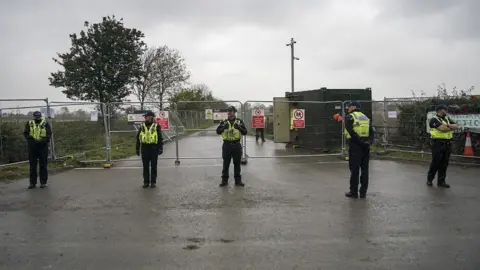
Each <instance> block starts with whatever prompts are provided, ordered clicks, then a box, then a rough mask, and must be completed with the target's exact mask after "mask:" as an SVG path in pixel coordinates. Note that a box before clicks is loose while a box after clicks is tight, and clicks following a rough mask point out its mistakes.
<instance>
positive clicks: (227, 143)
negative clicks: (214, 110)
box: [217, 106, 247, 187]
mask: <svg viewBox="0 0 480 270" xmlns="http://www.w3.org/2000/svg"><path fill="white" fill-rule="evenodd" d="M227 111H228V119H225V120H224V121H222V122H221V123H220V125H219V126H218V127H217V134H218V135H220V136H221V137H222V139H223V146H222V158H223V170H222V182H221V183H220V186H221V187H224V186H226V185H228V171H229V167H230V161H231V160H232V159H233V173H234V178H235V185H236V186H241V187H243V186H245V184H243V182H242V176H241V175H240V162H241V159H242V144H241V143H240V139H241V138H242V135H247V128H246V127H245V123H244V122H243V121H242V120H241V119H238V118H237V117H236V116H235V113H236V112H237V109H236V108H235V107H233V106H230V107H228V108H227Z"/></svg>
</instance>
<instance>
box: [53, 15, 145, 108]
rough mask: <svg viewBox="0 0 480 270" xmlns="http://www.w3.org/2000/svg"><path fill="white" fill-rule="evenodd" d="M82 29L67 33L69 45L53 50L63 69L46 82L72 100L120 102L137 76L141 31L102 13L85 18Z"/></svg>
mask: <svg viewBox="0 0 480 270" xmlns="http://www.w3.org/2000/svg"><path fill="white" fill-rule="evenodd" d="M85 28H86V30H85V31H84V30H82V31H80V35H77V34H75V33H74V34H71V35H70V40H71V42H72V47H71V48H70V51H69V52H67V53H57V55H58V58H54V59H53V60H54V61H55V63H57V64H59V65H60V66H62V67H63V69H64V71H58V72H55V73H51V77H50V78H49V80H50V85H51V86H54V87H62V88H64V90H62V92H63V93H64V94H65V95H67V97H68V98H69V99H72V100H85V101H92V102H104V103H107V102H120V101H123V100H125V98H126V97H127V96H128V95H129V94H130V88H129V85H130V84H131V83H132V82H133V81H134V80H135V78H138V77H139V72H140V70H141V69H140V66H141V63H140V61H139V60H140V57H141V55H142V53H143V51H144V47H145V43H144V42H143V41H142V38H143V37H144V34H143V33H142V32H141V31H139V30H137V29H135V28H133V29H132V28H126V27H125V26H124V24H123V19H120V20H117V19H116V18H115V16H113V17H109V16H108V17H103V20H102V22H100V23H94V24H91V23H89V22H85Z"/></svg>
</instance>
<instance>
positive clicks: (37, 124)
mask: <svg viewBox="0 0 480 270" xmlns="http://www.w3.org/2000/svg"><path fill="white" fill-rule="evenodd" d="M23 136H25V139H27V144H28V161H29V163H30V185H29V186H28V188H29V189H33V188H35V187H36V186H37V163H38V164H39V167H40V188H45V187H47V180H48V168H47V163H48V144H49V143H50V139H51V138H52V129H51V128H50V125H49V124H48V122H47V121H45V119H43V118H42V113H41V112H39V111H36V112H34V113H33V120H30V121H28V122H27V124H26V125H25V129H24V131H23ZM37 161H38V162H37Z"/></svg>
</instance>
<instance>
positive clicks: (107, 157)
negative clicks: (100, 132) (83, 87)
mask: <svg viewBox="0 0 480 270" xmlns="http://www.w3.org/2000/svg"><path fill="white" fill-rule="evenodd" d="M100 106H101V108H102V112H103V126H104V127H105V164H104V167H105V168H107V167H110V166H109V165H110V163H111V158H110V155H109V154H110V151H111V148H110V129H109V127H108V121H109V119H108V107H107V104H106V103H101V104H100Z"/></svg>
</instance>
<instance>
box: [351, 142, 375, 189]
mask: <svg viewBox="0 0 480 270" xmlns="http://www.w3.org/2000/svg"><path fill="white" fill-rule="evenodd" d="M348 155H349V160H348V165H349V167H350V173H351V174H350V192H352V193H353V194H358V180H359V179H360V184H361V186H360V194H365V193H367V189H368V166H369V163H370V147H365V146H362V145H358V144H356V143H353V142H350V143H349V147H348ZM360 170H361V175H360Z"/></svg>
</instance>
